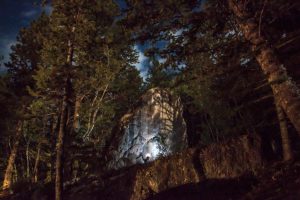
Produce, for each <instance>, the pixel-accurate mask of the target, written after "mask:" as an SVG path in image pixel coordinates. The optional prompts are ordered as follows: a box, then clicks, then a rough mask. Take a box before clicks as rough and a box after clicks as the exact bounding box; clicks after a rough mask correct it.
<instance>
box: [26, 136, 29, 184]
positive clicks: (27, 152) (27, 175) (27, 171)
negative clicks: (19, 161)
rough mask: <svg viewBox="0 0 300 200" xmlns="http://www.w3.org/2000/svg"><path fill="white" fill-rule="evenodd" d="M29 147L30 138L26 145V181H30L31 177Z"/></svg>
mask: <svg viewBox="0 0 300 200" xmlns="http://www.w3.org/2000/svg"><path fill="white" fill-rule="evenodd" d="M29 145H30V139H29V138H28V141H27V144H26V179H28V180H29V177H30V160H29V159H30V158H29Z"/></svg>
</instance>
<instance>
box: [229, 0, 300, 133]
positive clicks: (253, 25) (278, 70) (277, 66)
mask: <svg viewBox="0 0 300 200" xmlns="http://www.w3.org/2000/svg"><path fill="white" fill-rule="evenodd" d="M228 1H229V7H230V9H231V10H232V11H233V13H234V14H235V16H236V18H237V23H238V25H239V27H240V30H241V31H242V32H243V34H244V37H245V39H246V40H247V41H249V42H250V44H251V49H252V51H253V52H254V53H255V56H256V60H257V61H258V63H259V64H260V66H261V69H262V71H263V72H264V74H265V75H266V77H267V80H268V83H269V84H270V85H271V88H272V90H273V93H274V96H275V98H276V99H277V101H278V103H279V104H280V106H281V107H282V109H283V110H284V112H285V113H286V115H287V117H288V118H289V119H290V121H291V122H292V124H293V125H294V127H295V128H296V130H297V132H298V134H300V94H299V89H298V88H297V86H296V84H295V83H294V82H292V80H291V78H290V77H289V76H288V75H287V71H286V68H285V67H284V66H283V64H282V63H281V62H280V60H279V59H278V57H277V56H276V54H275V51H274V48H273V47H271V46H270V45H269V44H268V43H267V40H266V38H264V37H263V36H262V35H261V34H260V31H259V25H258V23H257V22H256V21H255V19H254V17H253V16H251V14H250V13H248V11H247V10H246V6H245V5H244V3H245V1H241V0H228Z"/></svg>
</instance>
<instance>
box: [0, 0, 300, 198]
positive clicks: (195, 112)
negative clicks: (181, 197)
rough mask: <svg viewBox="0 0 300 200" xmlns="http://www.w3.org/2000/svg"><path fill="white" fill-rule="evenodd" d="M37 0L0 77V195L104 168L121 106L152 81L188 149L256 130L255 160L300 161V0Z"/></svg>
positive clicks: (59, 184) (59, 193)
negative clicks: (172, 109)
mask: <svg viewBox="0 0 300 200" xmlns="http://www.w3.org/2000/svg"><path fill="white" fill-rule="evenodd" d="M39 3H40V6H41V7H43V6H45V5H51V7H52V12H51V13H42V14H41V15H40V16H39V17H38V18H37V19H35V20H34V21H32V22H31V23H30V25H29V26H28V27H24V28H22V29H21V30H20V31H19V34H18V36H17V39H16V40H17V41H16V43H15V44H13V45H12V46H11V53H10V58H9V61H8V62H6V63H4V65H3V66H4V67H5V69H6V70H5V72H4V73H2V75H1V77H0V108H1V111H0V115H1V117H0V179H1V181H2V184H1V190H2V192H0V199H2V198H3V199H10V198H11V199H14V198H15V199H26V198H29V199H35V198H36V199H42V197H35V198H33V197H30V195H28V194H29V193H34V192H32V191H34V190H36V189H34V188H43V187H48V186H49V187H50V188H51V189H49V190H47V192H45V193H46V195H50V197H49V199H56V200H61V199H72V198H70V197H68V196H67V193H68V192H67V191H68V187H69V188H70V187H71V188H72V184H75V183H76V184H79V185H80V184H81V185H83V187H84V185H85V184H87V183H86V182H84V180H86V177H89V176H91V175H94V176H96V177H97V179H99V180H100V179H101V180H102V179H104V177H108V176H110V175H109V174H111V173H112V170H111V169H110V168H109V167H108V163H109V162H110V159H112V158H111V151H112V150H111V149H112V148H117V145H118V143H117V142H116V141H117V140H118V138H120V137H122V136H123V135H122V134H123V133H124V132H122V131H119V129H120V124H121V122H122V120H123V119H124V115H125V114H127V113H132V112H134V111H135V110H136V109H138V107H139V106H140V101H141V98H143V95H144V94H145V93H147V91H149V90H150V89H152V88H161V89H163V90H166V91H170V92H171V93H172V95H175V96H177V97H179V98H180V102H181V104H182V116H183V118H184V121H185V124H186V134H187V147H186V149H205V148H206V147H208V146H211V145H218V144H224V143H226V141H235V140H236V141H237V140H238V139H235V138H240V137H242V136H245V135H246V136H253V137H254V136H255V137H256V136H257V137H259V138H261V151H260V153H261V156H262V160H263V164H262V166H263V165H264V166H273V164H274V163H277V164H278V163H280V166H282V165H283V166H286V165H288V166H289V167H291V168H293V167H295V166H296V165H297V166H299V162H298V160H299V153H300V152H299V151H300V148H299V147H300V146H299V145H300V142H299V141H300V140H299V139H300V138H299V134H300V92H299V87H300V85H299V83H300V82H299V81H300V71H299V65H300V23H299V22H300V2H299V1H295V0H276V1H275V0H269V1H268V0H252V1H248V0H164V1H155V0H124V1H122V0H120V1H114V0H103V1H101V0H93V1H91V0H52V1H50V2H47V1H42V2H39ZM138 48H140V49H141V48H142V49H143V53H144V54H145V56H146V57H147V62H144V63H140V64H143V68H144V69H146V70H147V74H146V75H145V74H143V75H141V73H140V71H139V70H140V69H137V67H136V63H138V62H139V61H138V60H139V52H138ZM174 126H175V125H174ZM235 148H236V152H239V151H240V149H239V146H238V145H236V147H235ZM233 153H235V152H233ZM170 156H172V155H170ZM210 156H212V157H213V156H217V155H216V154H210ZM163 157H164V156H163ZM233 157H234V156H233ZM237 157H238V156H237ZM167 160H168V159H167ZM167 160H165V162H167ZM159 162H160V161H159ZM162 165H163V164H161V166H162ZM200 165H201V163H200ZM236 165H238V163H237V164H236ZM146 166H147V165H146ZM195 166H196V165H195ZM276 166H277V165H276ZM141 167H143V165H142V166H141ZM177 167H178V168H180V167H181V166H180V165H178V166H177ZM199 168H201V167H199ZM262 168H263V167H262ZM283 168H284V167H282V169H283ZM121 170H122V169H121ZM278 170H279V171H280V170H281V168H280V167H278ZM297 170H298V172H299V173H298V174H296V175H294V179H293V178H292V179H291V180H289V181H291V182H295V183H297V181H296V179H297V178H298V177H299V175H300V170H299V169H298V168H297ZM114 171H116V170H114ZM263 171H264V173H267V172H268V171H272V167H264V170H263ZM287 171H288V170H287ZM114 173H116V172H114ZM287 173H288V172H287ZM132 179H133V178H132ZM258 179H259V178H258ZM101 180H100V181H101ZM103 184H104V183H103ZM298 184H299V179H298ZM70 185H71V186H70ZM298 186H299V185H298ZM74 187H75V186H74ZM104 187H110V185H105V184H104ZM123 187H126V186H123ZM262 187H263V186H262ZM282 187H283V186H282ZM20 188H22V189H20ZM167 189H170V188H167ZM69 190H70V189H69ZM84 190H89V189H88V188H86V189H84ZM20 191H23V193H24V191H25V193H27V196H26V195H25V196H26V198H25V197H24V196H14V195H17V194H18V193H22V192H20ZM159 191H160V190H159ZM296 191H297V192H298V193H297V194H298V195H299V196H298V197H299V198H300V193H299V191H300V190H299V188H298V189H297V190H294V192H295V194H296ZM115 192H117V191H115ZM50 193H51V194H50ZM69 193H70V192H69ZM75 193H76V192H75ZM153 193H155V194H156V193H157V192H153ZM233 193H234V192H233ZM296 196H297V195H296ZM94 198H95V199H110V198H106V197H105V196H104V194H103V195H100V194H99V193H95V194H94ZM123 198H124V199H126V198H125V197H123ZM265 198H266V197H265ZM73 199H76V198H73ZM78 199H79V197H78ZM111 199H113V198H111ZM119 199H122V198H121V197H120V198H119ZM132 199H140V198H138V197H136V198H132ZM171 199H177V198H176V196H173V198H171ZM204 199H205V198H204ZM206 199H214V198H210V197H207V198H206ZM221 199H226V198H225V197H224V198H221ZM250 199H251V198H250ZM253 199H255V198H253ZM262 199H264V198H262ZM271 199H272V198H271ZM273 199H293V198H287V196H280V197H277V198H273ZM294 199H297V198H296V197H295V198H294Z"/></svg>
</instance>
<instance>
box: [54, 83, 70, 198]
mask: <svg viewBox="0 0 300 200" xmlns="http://www.w3.org/2000/svg"><path fill="white" fill-rule="evenodd" d="M67 82H69V79H68V80H67ZM68 84H69V83H66V85H68ZM68 98H69V97H68V86H66V88H65V94H64V96H63V101H62V105H61V111H60V122H59V130H58V136H57V140H56V162H55V199H56V200H61V199H62V198H63V196H62V191H63V155H64V142H65V141H64V138H65V132H66V123H67V115H68Z"/></svg>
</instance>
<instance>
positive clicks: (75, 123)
mask: <svg viewBox="0 0 300 200" xmlns="http://www.w3.org/2000/svg"><path fill="white" fill-rule="evenodd" d="M81 101H82V97H81V96H76V99H75V108H74V118H73V131H74V132H75V133H77V132H78V131H79V129H80V124H79V111H80V106H81Z"/></svg>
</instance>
